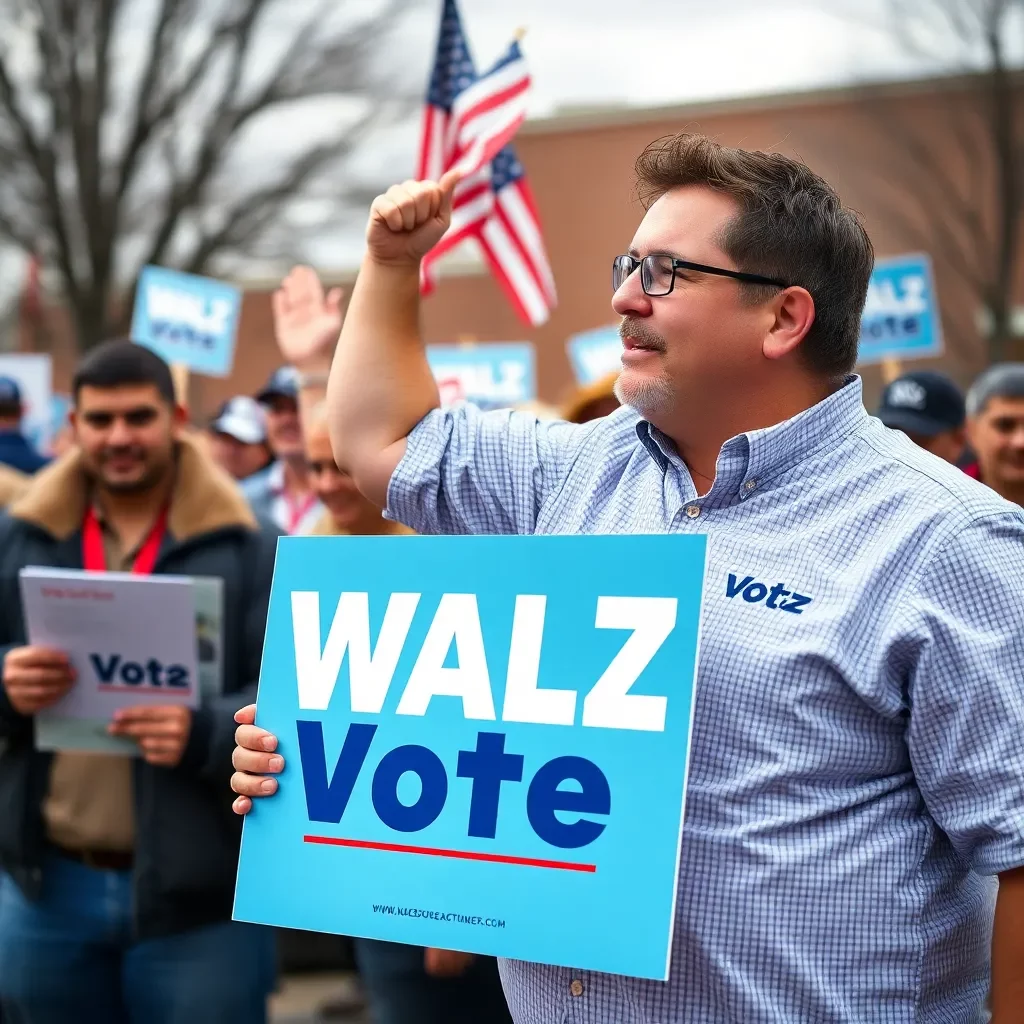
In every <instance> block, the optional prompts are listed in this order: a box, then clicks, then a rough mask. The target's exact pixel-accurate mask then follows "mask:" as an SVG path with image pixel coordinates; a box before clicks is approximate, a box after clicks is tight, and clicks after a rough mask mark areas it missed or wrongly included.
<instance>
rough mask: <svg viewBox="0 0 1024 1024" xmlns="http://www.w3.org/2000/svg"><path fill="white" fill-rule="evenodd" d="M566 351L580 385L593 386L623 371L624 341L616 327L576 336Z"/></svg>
mask: <svg viewBox="0 0 1024 1024" xmlns="http://www.w3.org/2000/svg"><path fill="white" fill-rule="evenodd" d="M565 347H566V350H567V351H568V353H569V362H570V363H571V364H572V372H573V373H574V374H575V376H576V381H577V383H579V384H583V385H587V384H593V383H594V382H595V381H598V380H600V379H601V378H602V377H607V376H608V374H610V373H618V372H619V370H621V369H622V338H621V337H620V336H619V328H618V326H617V325H616V326H613V327H598V328H597V329H596V330H593V331H583V332H582V333H581V334H574V335H573V336H572V337H571V338H570V339H569V340H568V341H567V342H566V343H565Z"/></svg>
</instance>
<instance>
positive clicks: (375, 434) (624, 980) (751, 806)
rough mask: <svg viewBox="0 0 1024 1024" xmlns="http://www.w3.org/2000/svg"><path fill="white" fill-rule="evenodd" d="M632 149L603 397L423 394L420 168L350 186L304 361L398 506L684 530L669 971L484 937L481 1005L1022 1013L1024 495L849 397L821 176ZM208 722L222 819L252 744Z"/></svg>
mask: <svg viewBox="0 0 1024 1024" xmlns="http://www.w3.org/2000/svg"><path fill="white" fill-rule="evenodd" d="M637 170H638V176H639V183H640V192H641V196H642V197H643V198H644V200H645V205H646V206H647V213H646V215H645V217H644V219H643V222H642V223H641V225H640V227H639V229H638V230H637V233H636V235H635V236H634V238H633V241H632V245H631V246H630V249H629V252H628V253H627V254H624V255H621V256H618V257H616V258H615V260H614V263H613V268H612V284H613V289H614V298H613V302H612V305H613V308H614V309H615V311H616V313H618V314H619V315H620V316H621V317H622V323H621V335H622V341H623V348H624V351H623V356H622V363H623V370H622V373H621V375H620V378H619V381H618V384H617V394H618V396H619V398H620V399H621V400H622V402H623V404H624V406H625V408H623V409H621V410H619V411H617V412H615V413H613V414H612V415H610V416H608V417H606V418H604V419H600V420H596V421H594V422H592V423H589V424H586V425H582V426H576V425H569V424H561V423H559V424H552V423H547V422H543V421H538V420H537V419H535V418H534V417H531V416H527V415H524V414H521V413H508V412H496V413H488V414H482V413H480V412H479V411H478V410H476V409H474V408H473V407H472V406H468V405H467V406H461V407H457V408H454V409H447V410H442V409H440V408H439V402H438V394H437V389H436V386H435V384H434V380H433V377H432V375H431V373H430V369H429V365H428V363H427V360H426V356H425V353H424V347H423V341H422V339H421V337H420V333H419V326H418V325H419V318H418V313H419V309H418V279H419V262H420V260H421V259H422V257H423V256H424V254H426V253H427V252H428V251H429V250H430V249H431V247H432V246H433V245H434V244H435V243H436V242H437V240H438V239H439V238H440V237H441V235H442V234H443V233H444V231H445V229H446V227H447V224H448V220H449V216H450V208H451V195H452V191H453V189H454V187H455V184H456V181H455V178H454V177H453V176H450V175H449V176H447V177H445V178H443V179H442V180H441V182H440V183H438V184H435V183H431V182H407V183H405V184H404V185H401V186H395V187H394V188H392V189H390V190H389V191H388V193H387V194H386V195H384V196H382V197H380V198H378V199H377V200H376V202H375V203H374V206H373V209H372V211H371V215H370V224H369V229H368V235H367V241H368V252H367V255H366V257H365V260H364V263H363V267H362V270H361V272H360V276H359V279H358V281H357V283H356V287H355V289H354V291H353V295H352V301H351V303H350V306H349V310H348V315H347V318H346V321H345V325H344V328H343V331H342V336H341V341H340V343H339V345H338V349H337V352H336V353H335V356H334V363H333V368H332V371H331V380H330V385H329V398H330V404H331V413H332V438H333V441H334V448H335V454H336V457H337V458H338V459H339V461H341V462H342V463H343V464H345V465H346V466H347V467H348V468H349V469H350V470H351V472H352V473H353V475H354V477H355V478H356V481H357V483H358V484H359V486H360V488H361V489H362V490H363V491H364V493H366V494H367V495H368V496H369V497H371V498H372V499H373V500H375V501H376V502H378V503H380V504H385V503H386V505H387V511H388V515H390V516H391V517H393V518H395V519H397V520H399V521H400V522H403V523H405V524H406V525H408V526H410V527H411V528H413V529H415V530H416V531H418V532H420V533H442V534H577V533H588V534H599V533H620V534H631V533H632V534H636V533H672V534H695V533H701V534H704V535H706V536H707V539H708V567H707V575H706V586H705V599H704V608H703V616H702V630H703V632H702V637H701V648H700V656H699V665H698V674H697V691H696V706H695V712H694V720H693V730H692V753H691V768H690V779H689V784H688V792H687V805H686V820H685V827H684V830H683V837H682V850H681V859H680V869H679V870H680V875H679V895H678V902H677V907H676V915H675V927H674V931H673V938H672V955H671V963H670V970H669V974H668V979H667V982H666V983H662V982H657V981H648V980H640V979H636V978H630V977H625V976H621V975H611V974H602V973H597V972H588V971H583V970H575V969H573V968H572V967H571V966H555V965H552V964H550V963H547V964H543V963H529V962H524V961H521V960H520V961H512V960H506V961H504V962H502V965H501V966H502V975H503V981H504V985H505V991H506V995H507V997H508V1001H509V1005H510V1007H511V1010H512V1013H513V1016H514V1018H515V1019H516V1021H517V1022H519V1024H547V1022H551V1021H564V1020H573V1021H586V1022H593V1024H606V1022H612V1021H615V1022H619V1021H644V1022H658V1024H669V1022H672V1024H676V1022H678V1024H682V1022H686V1024H697V1022H708V1024H710V1022H713V1021H716V1022H717V1021H721V1020H726V1019H728V1020H734V1021H743V1022H744V1024H748V1022H765V1024H767V1022H776V1021H782V1020H785V1021H787V1022H797V1021H800V1022H808V1024H810V1022H817V1021H824V1020H828V1021H843V1022H851V1024H852V1022H860V1021H865V1020H879V1019H883V1018H884V1019H885V1020H887V1021H891V1022H906V1024H910V1022H916V1024H923V1022H939V1021H947V1020H953V1019H956V1020H963V1021H971V1022H980V1021H982V1020H984V1019H986V1001H987V1000H989V999H990V1003H991V1007H992V1010H993V1012H994V1014H995V1017H996V1020H997V1021H999V1022H1001V1024H1006V1022H1010V1021H1022V1020H1024V980H1022V975H1021V972H1020V964H1021V963H1022V962H1024V932H1022V930H1021V929H1020V928H1019V925H1018V922H1019V921H1020V920H1021V918H1022V915H1024V874H1022V873H1021V871H1020V870H1019V869H1020V867H1021V865H1024V829H1022V827H1021V824H1020V822H1021V807H1022V805H1024V752H1022V747H1021V744H1020V735H1021V733H1022V730H1024V705H1022V703H1021V700H1020V665H1021V664H1022V663H1024V630H1022V629H1021V623H1022V621H1024V595H1022V592H1021V590H1020V585H1019V581H1020V579H1021V578H1022V577H1024V515H1022V513H1021V511H1020V510H1019V509H1016V508H1014V507H1012V506H1011V505H1010V504H1009V503H1007V502H1005V501H1002V500H1000V499H999V498H998V497H996V496H995V495H993V494H991V493H989V492H986V491H985V490H984V489H982V488H980V487H978V486H977V485H976V483H974V482H973V481H970V480H969V479H967V478H966V477H965V476H964V475H963V474H961V473H960V472H959V471H957V470H956V469H955V468H954V467H952V466H945V465H943V464H942V463H940V462H939V461H938V460H936V459H935V458H934V457H932V456H930V455H928V454H927V453H924V452H922V451H920V450H919V449H917V448H916V447H915V446H914V445H912V444H911V442H910V441H908V440H907V439H906V438H905V437H902V436H900V435H898V434H895V433H893V432H889V431H886V430H885V428H883V427H882V426H881V424H880V423H878V422H877V421H876V420H873V419H872V418H871V417H869V416H868V414H867V412H866V411H865V409H864V406H863V402H862V397H861V386H860V381H859V379H858V378H856V377H854V376H852V375H851V371H852V368H853V366H854V365H855V362H856V358H857V344H858V337H859V329H860V319H861V312H862V308H863V304H864V298H865V293H866V290H867V284H868V279H869V275H870V272H871V267H872V247H871V243H870V241H869V240H868V238H867V235H866V234H865V232H864V230H863V228H862V227H861V225H860V224H859V222H858V221H857V219H856V217H855V216H854V215H853V214H852V213H850V212H849V211H848V210H846V209H845V208H843V206H842V204H841V202H840V200H839V197H838V196H837V195H836V193H835V192H834V191H833V190H832V188H831V187H830V186H829V185H828V184H827V183H826V182H825V181H823V180H822V179H821V178H820V177H818V176H817V175H815V174H813V173H812V172H811V171H810V170H809V169H807V168H806V167H804V166H803V165H801V164H798V163H796V162H795V161H793V160H790V159H787V158H786V157H784V156H781V155H779V154H764V153H751V152H745V151H741V150H730V149H725V148H723V147H720V146H718V145H717V144H715V143H713V142H711V141H710V140H708V139H704V138H701V137H699V136H688V135H679V136H676V137H674V138H670V139H665V140H661V141H660V142H657V143H655V144H652V146H650V147H649V148H648V149H647V150H646V151H645V152H644V154H643V155H642V156H641V158H640V160H639V162H638V167H637ZM637 550H638V551H639V550H640V549H639V548H638V549H637ZM538 557H540V556H539V555H538ZM637 557H638V558H641V557H642V556H641V555H639V554H638V555H637ZM612 569H613V572H614V574H615V576H616V577H618V578H619V579H620V580H623V581H625V580H628V579H629V578H631V576H632V575H633V574H634V573H635V567H632V566H631V563H630V560H629V559H628V558H623V559H622V560H621V561H620V562H619V563H618V564H616V565H615V566H613V567H612ZM669 706H670V707H671V704H670V705H669ZM238 720H239V721H240V722H242V723H243V724H242V726H241V728H240V729H239V730H238V734H237V738H238V742H239V747H238V749H236V752H235V767H236V769H238V771H237V772H236V774H235V776H234V777H233V781H232V785H233V788H234V790H235V791H236V792H237V793H239V794H241V796H240V797H239V800H238V801H236V805H235V806H236V810H238V811H239V812H240V813H245V812H246V811H247V810H248V809H249V808H250V806H251V798H252V797H257V796H263V795H267V794H268V793H270V792H273V791H274V789H275V788H276V782H275V781H274V780H273V779H265V778H260V777H259V776H260V775H262V774H266V773H271V774H273V773H276V772H279V771H280V770H281V768H282V767H283V765H282V764H281V758H280V755H279V754H274V753H271V752H270V751H273V749H274V747H275V744H276V739H275V738H274V737H271V736H268V735H267V734H266V732H265V731H263V730H261V729H258V728H257V727H256V726H255V725H254V724H253V722H254V713H253V709H251V708H248V709H244V710H243V711H241V712H240V713H239V716H238ZM296 768H297V766H291V767H290V769H289V770H296ZM567 795H568V794H567ZM574 817H575V816H573V815H568V816H566V818H565V821H564V823H565V824H570V823H571V821H572V819H573V818H574ZM656 852H657V853H659V854H660V853H661V852H663V851H661V850H659V851H656ZM267 867H268V871H269V869H270V865H268V866H267ZM635 869H636V871H643V870H644V865H643V864H642V863H638V864H637V865H636V866H635ZM396 870H397V868H396ZM997 876H998V878H999V882H1000V884H999V892H998V903H996V900H995V897H996V877H997ZM993 908H995V909H994V916H993ZM581 909H582V908H581ZM585 909H586V911H587V912H588V913H590V912H592V911H593V910H594V909H595V908H590V907H587V908H585ZM597 909H598V910H599V909H600V908H597ZM993 921H994V929H993ZM632 939H633V937H632V936H630V935H623V936H622V937H621V940H619V941H621V942H622V943H624V944H626V943H630V942H631V941H632ZM609 941H616V940H615V939H614V938H612V939H609Z"/></svg>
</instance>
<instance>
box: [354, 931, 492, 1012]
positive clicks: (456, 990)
mask: <svg viewBox="0 0 1024 1024" xmlns="http://www.w3.org/2000/svg"><path fill="white" fill-rule="evenodd" d="M354 941H355V947H356V963H357V964H358V965H359V974H360V975H361V977H362V979H363V984H364V985H365V986H366V992H367V995H368V996H369V999H370V1009H371V1011H372V1013H373V1020H374V1024H512V1017H511V1016H510V1014H509V1012H508V1004H507V1003H506V1002H505V994H504V993H503V992H502V990H501V979H500V978H499V977H498V965H497V963H496V961H495V960H494V958H493V957H489V956H478V957H474V959H473V963H472V965H471V966H470V967H469V969H468V970H467V971H466V973H465V974H463V975H461V976H459V977H457V978H434V977H431V976H430V975H429V974H427V972H426V970H425V969H424V966H423V956H424V949H423V947H422V946H406V945H402V944H401V943H398V942H379V941H377V940H376V939H355V940H354Z"/></svg>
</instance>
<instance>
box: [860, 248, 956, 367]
mask: <svg viewBox="0 0 1024 1024" xmlns="http://www.w3.org/2000/svg"><path fill="white" fill-rule="evenodd" d="M941 353H942V321H941V319H940V317H939V306H938V302H937V300H936V297H935V284H934V280H933V278H932V266H931V260H930V259H929V257H928V256H927V255H924V254H921V253H914V254H910V255H906V256H893V257H889V258H887V259H880V260H876V261H875V269H874V272H873V273H872V275H871V282H870V284H869V285H868V295H867V301H866V303H865V304H864V315H863V317H862V319H861V326H860V345H859V348H858V354H857V361H858V363H859V364H861V365H864V364H867V363H878V362H881V361H882V360H885V359H895V360H903V359H921V358H924V357H926V356H937V355H941Z"/></svg>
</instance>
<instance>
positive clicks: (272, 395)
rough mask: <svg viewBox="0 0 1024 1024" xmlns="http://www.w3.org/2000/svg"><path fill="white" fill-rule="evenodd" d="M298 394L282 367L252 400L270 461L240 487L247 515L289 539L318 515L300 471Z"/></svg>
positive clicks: (295, 377) (302, 469)
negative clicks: (264, 431) (263, 421)
mask: <svg viewBox="0 0 1024 1024" xmlns="http://www.w3.org/2000/svg"><path fill="white" fill-rule="evenodd" d="M298 395H299V377H298V374H297V373H296V372H295V370H293V369H292V368H291V367H290V366H282V367H280V368H279V369H277V370H275V371H274V373H273V374H271V376H270V380H268V381H267V383H266V386H265V387H264V388H263V390H262V391H260V393H259V394H258V395H257V396H256V401H257V402H259V404H260V405H261V406H262V407H263V411H264V415H265V416H266V425H267V442H268V444H269V445H270V450H271V452H272V453H273V456H274V461H273V462H272V463H271V464H270V466H268V467H267V468H266V469H265V470H263V471H262V472H258V473H256V474H254V475H253V476H252V477H250V478H249V479H247V480H245V481H244V482H243V483H242V491H243V492H244V494H245V496H246V498H248V499H249V504H250V505H251V506H252V509H253V511H254V512H255V513H256V514H257V515H258V516H261V517H263V518H265V519H269V520H270V522H272V523H274V524H276V525H277V526H278V527H280V528H281V529H282V530H284V532H285V533H289V534H298V533H308V532H309V531H310V530H311V529H312V528H313V527H314V526H315V525H316V524H317V523H318V522H319V520H320V517H321V515H322V514H323V506H322V505H321V504H320V502H319V501H317V498H316V495H315V494H314V493H313V491H312V488H311V485H310V480H309V475H308V473H307V472H306V453H305V451H304V449H303V443H302V425H301V423H300V422H299V405H298Z"/></svg>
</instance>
